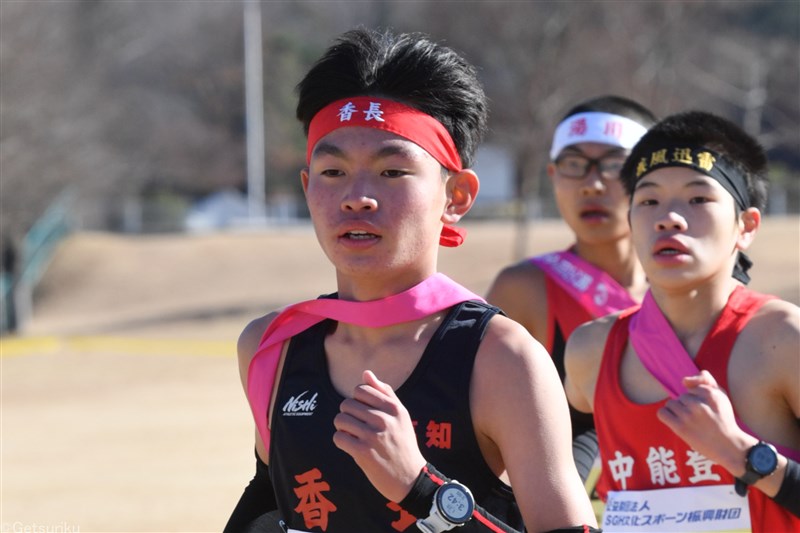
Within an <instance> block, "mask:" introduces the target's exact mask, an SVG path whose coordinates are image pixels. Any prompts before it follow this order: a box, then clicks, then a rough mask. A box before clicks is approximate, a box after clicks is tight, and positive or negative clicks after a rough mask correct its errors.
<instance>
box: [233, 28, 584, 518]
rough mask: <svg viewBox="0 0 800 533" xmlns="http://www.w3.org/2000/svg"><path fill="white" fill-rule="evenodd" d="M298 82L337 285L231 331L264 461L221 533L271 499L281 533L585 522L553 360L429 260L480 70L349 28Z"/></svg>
mask: <svg viewBox="0 0 800 533" xmlns="http://www.w3.org/2000/svg"><path fill="white" fill-rule="evenodd" d="M298 89H299V103H298V106H297V116H298V118H299V119H300V121H301V122H302V123H303V125H304V128H305V131H306V133H307V135H308V152H307V167H306V168H304V169H303V170H302V172H301V180H302V185H303V189H304V191H305V194H306V201H307V204H308V207H309V211H310V214H311V218H312V221H313V224H314V229H315V231H316V234H317V238H318V241H319V243H320V246H321V247H322V249H323V251H324V252H325V254H326V255H327V257H328V259H329V260H330V262H331V263H332V265H333V266H334V267H335V271H336V282H337V292H336V293H334V294H331V295H328V296H324V297H322V298H319V299H316V300H310V301H306V302H301V303H299V304H296V305H293V306H289V307H287V308H286V309H284V310H283V311H282V312H280V313H272V314H269V315H266V316H264V317H262V318H259V319H256V320H255V321H253V322H252V323H251V324H249V325H248V326H247V327H246V328H245V330H244V332H243V333H242V335H241V337H240V340H239V364H240V371H241V376H242V383H243V385H244V387H245V390H246V393H247V398H248V401H249V403H250V408H251V410H252V412H253V415H254V420H255V426H256V430H257V431H256V453H257V457H258V462H257V465H258V466H257V474H256V477H255V478H254V480H253V481H252V482H251V485H250V486H249V487H248V488H247V489H246V490H245V494H244V495H243V496H242V499H241V501H240V503H239V505H238V506H237V509H236V510H235V511H234V513H233V516H232V517H231V519H230V521H229V523H228V526H227V527H226V531H254V530H255V531H258V530H259V527H261V524H262V523H264V521H266V520H267V517H265V516H264V513H267V512H270V511H275V510H277V511H278V515H279V516H280V518H281V519H282V520H283V521H284V522H285V524H286V527H287V529H288V531H292V532H323V531H324V532H328V533H376V532H382V531H386V532H393V531H424V532H426V533H437V532H441V531H446V530H449V529H453V528H458V530H459V531H464V532H465V533H466V532H472V531H474V532H484V531H522V530H523V528H524V529H525V530H527V531H548V530H551V531H556V530H558V531H581V532H586V531H596V529H595V528H594V527H593V526H595V525H596V521H595V517H594V513H593V510H592V507H591V504H590V502H589V499H588V497H587V496H586V494H585V492H584V490H583V487H582V486H581V483H580V478H579V476H578V473H577V471H576V470H575V467H574V465H573V463H572V460H571V456H570V454H569V426H568V423H567V420H566V419H567V416H568V414H567V413H568V408H567V403H566V398H565V396H564V394H563V392H562V390H561V385H560V382H559V379H558V374H557V372H556V370H555V368H554V366H553V364H552V362H551V361H550V359H549V357H548V355H547V353H546V352H545V351H544V350H543V349H542V348H541V346H540V345H539V344H538V343H536V342H535V341H534V340H533V339H532V338H531V337H530V335H529V334H528V333H527V331H525V329H524V328H522V327H521V326H520V325H519V324H517V323H516V322H514V321H512V320H510V319H509V318H507V317H505V316H502V315H501V314H499V313H498V310H497V309H496V308H494V307H492V306H489V305H487V304H486V303H485V302H483V301H482V299H481V298H480V297H479V296H477V295H475V294H472V293H471V292H470V291H468V290H466V289H465V288H463V287H461V286H460V285H458V284H456V283H455V282H453V281H451V280H449V279H448V278H446V277H445V276H443V275H442V274H439V273H437V257H438V248H439V246H440V245H444V246H457V245H459V244H460V243H461V242H462V241H463V239H464V237H465V234H464V232H463V230H458V229H457V228H456V226H455V224H456V223H457V222H458V221H459V220H460V219H461V218H462V217H463V216H464V215H465V214H466V213H467V211H469V209H470V208H471V206H472V204H473V202H474V201H475V197H476V195H477V193H478V187H479V182H478V177H477V176H476V175H475V173H474V172H473V171H471V170H469V167H470V166H471V165H472V163H473V158H474V153H475V149H476V147H477V145H478V142H479V141H480V139H481V136H482V134H483V132H484V129H485V126H486V113H487V108H486V98H485V96H484V93H483V90H482V88H481V86H480V84H479V82H478V80H477V77H476V74H475V69H474V68H473V67H472V66H470V65H469V64H468V63H466V62H465V61H464V59H463V58H461V57H460V56H459V55H457V54H456V53H455V52H453V51H452V50H451V49H449V48H446V47H443V46H439V45H437V44H435V43H433V42H431V41H430V40H428V39H427V38H425V37H422V36H418V35H407V34H403V35H393V34H391V33H388V32H387V33H379V32H373V31H368V30H355V31H351V32H348V33H346V34H344V35H343V36H342V37H341V38H340V39H338V40H337V41H336V42H335V43H334V44H333V45H332V46H331V47H330V48H329V49H328V50H327V51H326V53H325V54H324V55H323V57H322V58H321V59H320V60H319V61H317V63H316V64H315V65H314V66H313V67H312V68H311V70H310V71H309V72H308V74H307V75H306V76H305V78H304V79H303V80H302V81H301V82H300V84H299V86H298ZM456 480H457V481H456ZM512 487H513V491H512Z"/></svg>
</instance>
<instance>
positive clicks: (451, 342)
mask: <svg viewBox="0 0 800 533" xmlns="http://www.w3.org/2000/svg"><path fill="white" fill-rule="evenodd" d="M497 312H498V310H497V308H495V307H492V306H488V305H485V304H482V303H478V302H464V303H461V304H459V305H457V306H455V307H453V308H452V309H451V310H450V311H449V312H448V314H447V316H446V317H445V319H444V320H443V321H442V323H441V324H440V326H439V328H438V329H437V331H436V333H435V334H434V336H433V337H432V339H431V340H430V342H429V343H428V346H427V347H426V349H425V351H424V353H423V355H422V357H421V359H420V361H419V363H418V364H417V366H416V368H415V369H414V370H413V372H412V373H411V375H410V376H409V377H408V379H407V380H406V381H405V383H403V385H402V386H400V387H399V388H398V390H397V391H396V392H397V395H398V397H399V398H400V400H401V401H402V402H403V405H404V406H405V407H406V409H408V411H409V413H410V414H411V419H412V420H413V421H414V422H415V425H416V430H417V440H418V442H419V447H420V450H421V451H422V454H423V456H425V458H426V459H427V460H428V461H429V462H430V463H431V464H433V465H434V466H435V467H436V468H437V469H438V470H439V471H441V472H442V473H443V474H444V475H446V476H447V477H450V478H454V479H457V480H458V481H460V482H461V483H464V484H465V485H467V486H468V487H469V488H470V490H471V491H472V493H473V494H474V496H475V500H476V502H477V503H478V504H479V505H481V506H482V507H484V508H485V509H486V510H487V511H489V512H490V513H491V514H493V515H494V516H496V517H497V518H499V519H501V520H502V521H504V522H506V523H507V524H508V525H510V526H512V527H515V528H516V529H519V530H522V528H523V523H522V518H521V515H520V513H519V509H518V507H517V504H516V502H515V501H514V496H513V494H512V492H511V489H510V487H508V486H507V485H506V484H505V483H503V482H502V481H501V480H499V479H498V478H497V477H496V476H495V475H494V474H493V473H492V471H491V470H490V469H489V466H488V465H487V464H486V462H485V460H484V459H483V455H482V454H481V451H480V449H479V447H478V443H477V440H476V439H475V432H474V429H473V426H472V419H471V414H470V409H469V386H470V380H471V377H472V369H473V363H474V361H475V354H476V352H477V350H478V346H479V344H480V342H481V339H482V338H483V334H484V332H485V330H486V326H487V324H488V322H489V320H490V319H491V318H492V317H493V316H494V315H495V314H496V313H497ZM332 325H333V324H332V323H331V321H323V322H321V323H319V324H317V325H316V326H313V327H312V328H309V329H308V330H306V331H304V332H303V333H300V334H299V335H297V336H295V337H294V338H292V340H291V341H290V344H289V350H288V352H287V355H286V360H285V362H284V367H283V371H282V374H281V377H280V383H279V385H278V387H279V388H278V395H277V397H276V401H275V404H274V409H273V415H272V437H271V444H270V457H269V460H270V461H269V464H270V474H271V478H272V483H273V485H274V487H275V492H276V494H277V499H278V506H279V509H280V511H281V515H282V516H283V517H284V520H285V521H286V523H287V525H288V526H289V527H290V528H292V529H298V530H301V531H313V532H317V531H326V532H328V533H377V532H382V531H386V532H393V531H417V529H416V526H415V521H416V518H423V517H414V516H412V515H410V514H409V513H407V512H405V511H404V510H402V509H401V508H400V507H399V506H398V505H397V504H395V503H393V502H390V501H388V500H387V499H386V498H384V497H383V496H382V495H381V494H380V493H379V492H378V491H377V490H375V489H374V488H373V486H372V484H371V483H370V482H369V480H368V479H367V478H366V476H365V475H364V474H363V472H362V471H361V469H360V468H359V467H358V466H357V465H356V463H355V461H353V459H352V458H351V457H350V456H349V455H347V454H346V453H344V452H343V451H341V450H339V449H338V448H336V446H334V444H333V433H334V428H333V418H334V416H336V414H337V413H338V412H339V404H340V403H341V402H342V400H344V397H343V396H341V395H340V394H339V393H338V392H337V391H336V390H335V389H334V387H333V384H332V383H331V381H330V377H329V374H328V365H327V361H326V357H325V350H324V340H325V336H326V334H327V332H328V331H330V330H331V327H332ZM481 528H482V526H479V525H478V524H477V523H475V521H474V520H473V521H471V522H470V523H468V524H467V525H466V526H465V527H463V528H459V532H460V533H468V532H478V531H485V529H483V530H482V529H481Z"/></svg>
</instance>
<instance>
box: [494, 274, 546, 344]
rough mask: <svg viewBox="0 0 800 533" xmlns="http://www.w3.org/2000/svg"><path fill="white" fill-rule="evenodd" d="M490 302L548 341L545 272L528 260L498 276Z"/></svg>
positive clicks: (539, 337)
mask: <svg viewBox="0 0 800 533" xmlns="http://www.w3.org/2000/svg"><path fill="white" fill-rule="evenodd" d="M486 301H487V302H489V303H490V304H492V305H495V306H497V307H499V308H500V309H502V310H503V312H504V313H505V314H506V315H507V316H509V317H510V318H511V319H513V320H516V321H517V322H519V323H520V324H522V325H523V326H525V329H527V330H528V331H529V332H530V334H531V335H533V337H534V338H535V339H536V340H538V341H539V342H541V343H543V344H544V343H546V342H547V290H546V288H545V275H544V273H543V272H542V271H541V270H540V269H539V267H537V266H536V265H534V264H533V263H531V262H530V261H527V260H524V261H522V262H520V263H517V264H515V265H511V266H508V267H506V268H504V269H503V270H501V271H500V273H499V274H497V277H496V278H495V279H494V281H493V282H492V285H491V287H490V288H489V292H488V293H487V294H486Z"/></svg>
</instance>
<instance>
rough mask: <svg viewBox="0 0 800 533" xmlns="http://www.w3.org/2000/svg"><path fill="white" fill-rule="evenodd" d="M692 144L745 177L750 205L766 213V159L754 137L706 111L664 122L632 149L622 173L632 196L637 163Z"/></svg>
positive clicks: (668, 118)
mask: <svg viewBox="0 0 800 533" xmlns="http://www.w3.org/2000/svg"><path fill="white" fill-rule="evenodd" d="M676 144H692V145H695V146H702V147H705V148H708V149H709V150H713V151H714V152H717V153H718V154H720V155H722V156H723V157H724V158H725V159H726V160H727V162H728V163H730V164H731V165H732V166H733V167H734V168H735V169H736V170H738V171H739V172H741V173H742V175H743V176H744V179H745V183H746V184H747V192H748V195H749V197H750V205H748V206H746V207H757V208H758V209H760V210H762V211H763V210H764V208H765V207H766V203H767V185H768V181H767V167H768V163H767V155H766V154H765V153H764V149H763V148H762V147H761V145H760V144H759V143H758V141H756V140H755V139H754V138H753V137H751V136H750V135H748V134H747V133H746V132H745V131H744V130H742V129H741V128H740V127H739V126H737V125H736V124H734V123H733V122H730V121H729V120H726V119H724V118H722V117H719V116H716V115H713V114H711V113H706V112H704V111H687V112H683V113H677V114H674V115H670V116H668V117H666V118H664V119H663V120H662V121H660V122H658V123H657V124H656V125H655V126H653V127H652V128H650V130H648V132H647V133H646V134H645V135H644V136H643V137H642V138H641V139H640V140H639V142H638V143H637V144H636V146H634V147H633V150H632V151H631V154H630V156H629V157H628V159H627V160H626V161H625V165H624V166H623V167H622V171H621V172H620V178H621V179H622V181H623V184H624V185H625V188H626V190H627V191H628V194H633V190H634V188H635V187H636V182H637V181H638V178H637V177H636V166H637V162H638V161H639V160H640V159H641V158H642V157H643V156H644V155H645V154H649V153H650V152H652V151H654V150H657V149H659V148H661V147H663V146H671V145H676Z"/></svg>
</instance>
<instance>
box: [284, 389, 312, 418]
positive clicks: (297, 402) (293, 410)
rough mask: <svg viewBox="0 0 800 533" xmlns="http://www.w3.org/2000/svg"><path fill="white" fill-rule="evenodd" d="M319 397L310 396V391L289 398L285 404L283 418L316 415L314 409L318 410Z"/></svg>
mask: <svg viewBox="0 0 800 533" xmlns="http://www.w3.org/2000/svg"><path fill="white" fill-rule="evenodd" d="M317 395H318V393H316V392H315V393H314V395H313V396H309V392H308V391H304V392H301V393H300V394H299V395H297V396H292V397H291V398H289V401H287V402H286V403H285V404H283V409H282V410H283V416H311V415H313V414H314V409H316V408H317Z"/></svg>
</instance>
